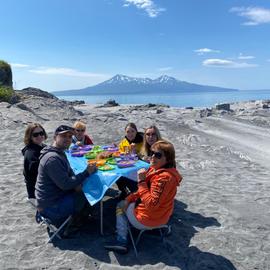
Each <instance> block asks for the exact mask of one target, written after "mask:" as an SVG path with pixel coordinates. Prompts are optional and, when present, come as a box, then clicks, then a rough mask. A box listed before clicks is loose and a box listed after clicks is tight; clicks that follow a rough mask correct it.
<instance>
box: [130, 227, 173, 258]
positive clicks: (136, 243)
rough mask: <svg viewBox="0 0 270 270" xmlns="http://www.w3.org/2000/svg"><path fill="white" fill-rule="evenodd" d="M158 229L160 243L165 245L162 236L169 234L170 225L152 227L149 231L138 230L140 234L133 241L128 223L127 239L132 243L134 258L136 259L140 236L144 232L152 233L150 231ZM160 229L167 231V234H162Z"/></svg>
mask: <svg viewBox="0 0 270 270" xmlns="http://www.w3.org/2000/svg"><path fill="white" fill-rule="evenodd" d="M156 229H158V230H159V233H160V237H161V240H162V243H163V244H164V245H165V242H164V235H168V234H170V233H171V225H167V224H165V225H161V226H157V227H154V228H151V229H144V230H140V233H139V235H138V237H137V239H136V241H134V238H133V235H132V232H131V225H130V223H128V233H129V237H130V239H131V243H132V246H133V248H134V252H135V256H136V257H138V250H137V245H138V243H139V241H140V239H141V236H142V234H143V233H144V232H146V231H152V230H156ZM162 229H167V232H166V233H164V232H163V231H162Z"/></svg>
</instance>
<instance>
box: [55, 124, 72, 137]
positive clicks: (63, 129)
mask: <svg viewBox="0 0 270 270" xmlns="http://www.w3.org/2000/svg"><path fill="white" fill-rule="evenodd" d="M67 132H71V133H73V134H74V128H73V127H70V126H65V125H61V126H59V127H58V128H57V129H56V130H55V132H54V135H58V134H64V133H67Z"/></svg>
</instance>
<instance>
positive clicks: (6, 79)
mask: <svg viewBox="0 0 270 270" xmlns="http://www.w3.org/2000/svg"><path fill="white" fill-rule="evenodd" d="M1 85H2V86H7V87H11V88H12V71H11V67H10V65H9V64H8V63H6V62H5V61H2V60H0V86H1Z"/></svg>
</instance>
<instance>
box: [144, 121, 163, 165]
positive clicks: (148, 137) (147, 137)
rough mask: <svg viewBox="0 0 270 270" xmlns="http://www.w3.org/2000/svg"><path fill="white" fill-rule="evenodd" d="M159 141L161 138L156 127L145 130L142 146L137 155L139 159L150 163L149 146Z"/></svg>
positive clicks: (150, 153)
mask: <svg viewBox="0 0 270 270" xmlns="http://www.w3.org/2000/svg"><path fill="white" fill-rule="evenodd" d="M159 140H161V136H160V132H159V130H158V128H157V127H156V126H150V127H148V128H146V129H145V131H144V135H143V145H142V148H141V151H140V153H139V157H140V159H142V160H144V161H146V162H148V163H150V158H151V156H152V151H151V146H152V145H153V144H154V143H155V142H157V141H159Z"/></svg>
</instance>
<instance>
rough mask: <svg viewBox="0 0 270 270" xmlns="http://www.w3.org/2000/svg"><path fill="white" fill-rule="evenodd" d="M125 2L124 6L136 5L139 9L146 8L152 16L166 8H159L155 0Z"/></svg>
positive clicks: (129, 0) (126, 0) (125, 0)
mask: <svg viewBox="0 0 270 270" xmlns="http://www.w3.org/2000/svg"><path fill="white" fill-rule="evenodd" d="M124 2H125V4H124V7H128V6H130V5H134V6H136V7H137V8H138V9H143V10H145V11H146V13H147V14H148V16H149V17H151V18H155V17H157V16H158V15H159V14H160V13H161V12H163V11H165V10H166V9H165V8H158V7H157V6H156V4H155V3H154V1H153V0H124Z"/></svg>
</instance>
